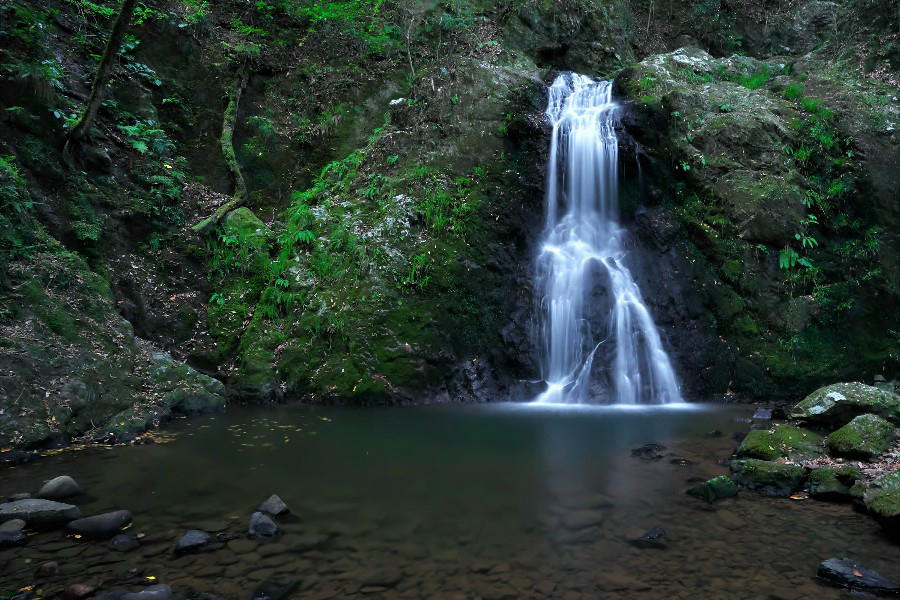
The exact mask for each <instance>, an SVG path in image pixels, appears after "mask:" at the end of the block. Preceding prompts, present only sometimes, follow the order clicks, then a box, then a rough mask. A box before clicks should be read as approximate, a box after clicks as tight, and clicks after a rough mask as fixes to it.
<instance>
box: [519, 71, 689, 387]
mask: <svg viewBox="0 0 900 600" xmlns="http://www.w3.org/2000/svg"><path fill="white" fill-rule="evenodd" d="M618 113H619V106H618V104H617V103H616V102H615V100H614V99H613V96H612V83H611V82H609V81H595V80H593V79H591V78H590V77H587V76H584V75H578V74H574V73H564V74H562V75H560V76H559V77H557V79H556V80H555V81H554V82H553V85H552V86H550V92H549V101H548V106H547V117H548V118H549V120H550V122H551V123H552V125H553V133H552V137H551V141H550V160H549V164H548V168H547V197H546V224H545V228H544V232H543V242H542V244H541V250H540V254H539V256H538V260H537V273H536V280H535V281H536V287H537V289H538V293H539V295H540V296H539V298H538V300H539V304H540V317H541V323H540V327H539V330H538V335H539V340H538V341H539V343H540V346H541V354H542V362H541V368H542V377H543V379H544V381H545V382H546V384H547V389H546V391H544V392H543V393H542V394H541V395H540V396H538V398H537V401H538V402H545V403H579V404H582V403H590V402H596V401H607V402H612V403H621V404H639V403H652V404H662V403H668V402H680V401H681V393H680V391H679V389H678V381H677V378H676V376H675V371H674V369H673V367H672V364H671V361H670V360H669V357H668V355H667V354H666V351H665V349H664V348H663V343H662V339H661V337H660V334H659V331H658V330H657V328H656V325H655V324H654V322H653V318H652V316H651V315H650V311H649V310H648V309H647V306H646V305H645V304H644V301H643V298H642V296H641V291H640V289H638V286H637V284H636V283H635V281H634V278H633V277H632V275H631V272H630V271H629V270H628V267H627V266H626V264H625V259H626V252H625V243H624V242H625V240H626V238H627V232H626V231H625V230H624V229H623V228H622V227H621V226H620V225H619V219H618V204H619V202H618V199H619V198H618V197H619V182H618V170H619V144H618V137H617V135H616V125H617V124H618ZM598 285H600V286H603V287H605V288H606V290H607V291H608V297H609V304H610V308H609V313H608V315H607V317H606V319H605V321H604V322H603V329H604V330H603V331H592V325H591V322H590V316H591V315H593V314H595V313H596V308H597V307H596V306H594V305H593V304H592V303H591V302H590V301H589V295H591V294H592V292H593V291H594V289H595V286H598ZM595 380H596V381H595ZM604 396H605V397H604Z"/></svg>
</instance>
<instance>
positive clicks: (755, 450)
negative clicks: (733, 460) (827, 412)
mask: <svg viewBox="0 0 900 600" xmlns="http://www.w3.org/2000/svg"><path fill="white" fill-rule="evenodd" d="M823 453H824V449H823V447H822V436H820V435H818V434H816V433H813V432H812V431H809V430H807V429H800V428H799V427H794V426H793V425H776V426H775V427H773V428H772V429H768V430H767V429H754V430H753V431H751V432H750V433H748V434H747V437H745V438H744V441H743V442H741V445H740V447H739V448H738V449H737V452H736V454H737V456H738V457H739V458H758V459H760V460H775V459H777V458H781V457H785V458H794V459H809V458H815V457H817V456H820V455H822V454H823Z"/></svg>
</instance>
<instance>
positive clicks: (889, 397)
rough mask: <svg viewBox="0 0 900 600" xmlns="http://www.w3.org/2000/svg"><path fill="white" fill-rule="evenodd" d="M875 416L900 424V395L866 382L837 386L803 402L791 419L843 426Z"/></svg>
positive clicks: (829, 386)
mask: <svg viewBox="0 0 900 600" xmlns="http://www.w3.org/2000/svg"><path fill="white" fill-rule="evenodd" d="M866 413H871V414H875V415H878V416H879V417H882V418H883V419H887V420H888V421H890V422H891V423H894V424H895V425H900V396H898V395H897V394H894V393H892V392H889V391H885V390H880V389H878V388H876V387H872V386H870V385H865V384H863V383H858V382H857V383H835V384H832V385H827V386H825V387H822V388H819V389H817V390H816V391H814V392H813V393H812V394H810V395H809V396H807V397H806V398H804V399H803V401H802V402H800V403H799V404H797V405H796V406H795V407H794V408H793V409H792V410H791V414H790V416H791V417H792V418H795V419H804V420H806V421H809V422H811V423H819V424H823V425H830V426H840V425H844V424H845V423H848V422H849V421H850V420H851V419H853V418H854V417H857V416H859V415H862V414H866Z"/></svg>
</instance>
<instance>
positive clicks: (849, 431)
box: [825, 414, 895, 460]
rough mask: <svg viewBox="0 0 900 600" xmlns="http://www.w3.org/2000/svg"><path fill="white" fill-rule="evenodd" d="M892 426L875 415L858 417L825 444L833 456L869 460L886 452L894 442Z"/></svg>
mask: <svg viewBox="0 0 900 600" xmlns="http://www.w3.org/2000/svg"><path fill="white" fill-rule="evenodd" d="M894 437H895V435H894V425H893V424H892V423H889V422H888V421H886V420H885V419H882V418H881V417H879V416H877V415H870V414H866V415H859V416H858V417H855V418H854V419H853V420H852V421H850V422H849V423H847V424H846V425H844V426H843V427H841V428H840V429H838V430H837V431H834V432H832V433H831V435H829V436H828V437H827V438H826V440H825V442H826V443H827V444H828V449H829V450H830V451H831V453H832V454H834V455H835V456H847V457H850V458H861V459H863V460H869V459H872V458H874V457H876V456H879V455H880V454H881V453H883V452H884V451H885V450H887V449H888V448H889V447H890V445H891V443H892V442H893V441H894Z"/></svg>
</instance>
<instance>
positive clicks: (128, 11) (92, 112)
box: [67, 0, 137, 143]
mask: <svg viewBox="0 0 900 600" xmlns="http://www.w3.org/2000/svg"><path fill="white" fill-rule="evenodd" d="M136 5H137V0H123V1H122V8H121V9H120V10H119V16H118V17H117V18H116V22H115V24H114V25H113V28H112V33H111V34H110V36H109V41H108V42H107V43H106V50H105V51H104V52H103V58H102V59H101V60H100V66H99V67H98V68H97V75H96V77H95V78H94V85H93V86H92V87H91V96H90V98H89V99H88V103H87V107H86V108H85V110H84V114H82V115H81V119H79V121H78V123H77V124H76V125H75V127H74V128H73V129H72V132H71V133H70V134H69V139H68V141H72V140H75V141H78V140H80V139H82V138H84V136H85V135H87V132H88V130H89V129H90V128H91V125H93V124H94V119H95V118H96V117H97V111H98V110H99V109H100V102H101V101H102V99H103V92H104V90H105V89H106V84H107V82H108V81H109V76H110V72H111V71H112V66H113V64H114V63H115V61H116V56H117V55H118V54H119V48H121V46H122V38H124V37H125V32H126V31H128V25H129V24H130V23H131V16H132V15H133V14H134V8H135V6H136ZM67 143H68V142H67Z"/></svg>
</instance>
